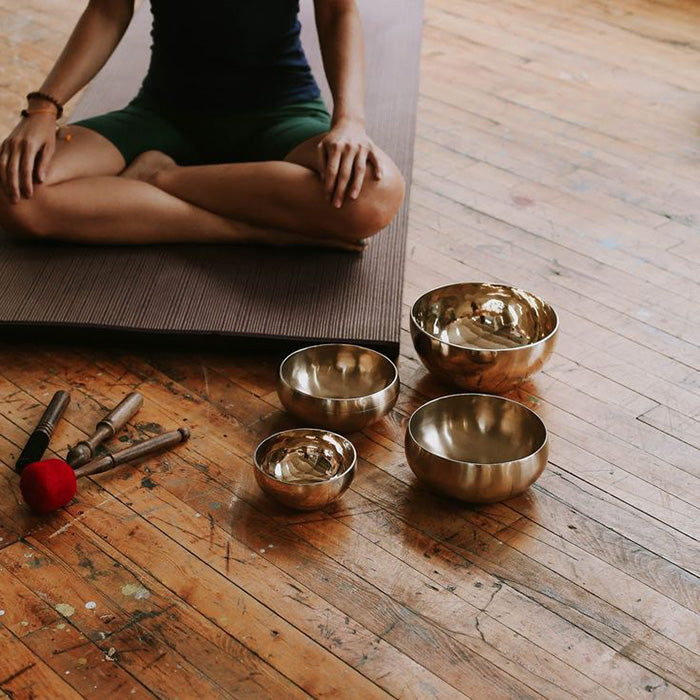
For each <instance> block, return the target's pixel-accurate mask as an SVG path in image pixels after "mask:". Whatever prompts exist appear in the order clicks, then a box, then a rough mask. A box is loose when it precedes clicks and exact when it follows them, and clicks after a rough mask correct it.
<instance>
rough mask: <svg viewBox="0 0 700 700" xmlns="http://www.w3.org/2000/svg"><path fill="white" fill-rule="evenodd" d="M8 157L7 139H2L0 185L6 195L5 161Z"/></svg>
mask: <svg viewBox="0 0 700 700" xmlns="http://www.w3.org/2000/svg"><path fill="white" fill-rule="evenodd" d="M9 159H10V146H9V145H8V143H7V141H3V143H2V146H0V185H1V186H2V188H3V189H4V190H5V193H6V194H7V196H8V197H9V196H10V187H9V184H8V182H7V162H8V160H9Z"/></svg>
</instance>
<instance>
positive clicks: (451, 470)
mask: <svg viewBox="0 0 700 700" xmlns="http://www.w3.org/2000/svg"><path fill="white" fill-rule="evenodd" d="M405 447H406V459H407V460H408V464H409V466H410V467H411V469H412V470H413V473H414V474H415V475H416V476H417V477H418V480H419V481H421V482H422V483H423V484H425V485H426V486H427V487H428V488H429V489H430V490H432V491H435V492H437V493H439V494H441V495H443V496H449V497H450V498H457V499H459V500H462V501H467V502H469V503H495V502H497V501H503V500H505V499H506V498H510V497H512V496H515V495H517V494H519V493H522V492H523V491H525V489H527V488H528V487H529V486H530V485H531V484H533V483H534V482H535V480H536V479H537V478H538V477H539V476H540V474H541V473H542V471H543V470H544V468H545V466H546V465H547V457H548V454H549V447H548V441H547V429H546V427H545V425H544V423H543V422H542V421H541V420H540V418H539V417H538V416H537V414H536V413H534V412H533V411H531V410H530V409H529V408H527V407H526V406H523V405H522V404H520V403H518V402H517V401H511V400H510V399H505V398H503V397H501V396H493V395H491V394H454V395H452V396H443V397H442V398H438V399H435V400H434V401H429V402H428V403H426V404H424V405H423V406H421V407H420V408H419V409H418V410H417V411H415V413H414V414H413V415H412V416H411V418H410V420H409V421H408V426H407V428H406V439H405Z"/></svg>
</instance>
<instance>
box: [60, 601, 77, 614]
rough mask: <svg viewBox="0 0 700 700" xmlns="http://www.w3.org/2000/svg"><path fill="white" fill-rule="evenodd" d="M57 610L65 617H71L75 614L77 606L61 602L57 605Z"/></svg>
mask: <svg viewBox="0 0 700 700" xmlns="http://www.w3.org/2000/svg"><path fill="white" fill-rule="evenodd" d="M56 610H58V612H60V613H61V615H63V617H70V616H71V615H74V614H75V608H74V607H73V606H72V605H68V603H59V604H58V605H57V606H56Z"/></svg>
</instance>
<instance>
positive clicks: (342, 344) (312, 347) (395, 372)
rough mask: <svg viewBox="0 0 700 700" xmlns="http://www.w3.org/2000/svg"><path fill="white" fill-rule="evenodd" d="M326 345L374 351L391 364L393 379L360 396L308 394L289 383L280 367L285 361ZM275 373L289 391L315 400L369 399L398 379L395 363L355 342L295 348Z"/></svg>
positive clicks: (364, 411)
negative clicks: (383, 385)
mask: <svg viewBox="0 0 700 700" xmlns="http://www.w3.org/2000/svg"><path fill="white" fill-rule="evenodd" d="M327 346H334V347H338V348H359V349H360V350H364V351H365V352H371V353H374V354H375V355H378V356H379V357H381V358H382V359H384V360H386V361H387V362H388V363H389V365H390V366H391V368H392V370H393V371H394V377H393V379H392V380H391V381H390V382H389V384H387V385H386V386H385V387H383V388H382V389H379V390H378V391H375V392H373V393H371V394H362V395H361V396H319V395H318V394H310V393H309V392H307V391H302V390H301V389H298V388H297V387H295V386H293V385H292V384H290V383H289V382H288V381H287V380H286V379H285V378H284V376H283V375H282V368H283V367H284V365H285V364H286V363H287V360H291V359H292V357H294V355H298V354H299V353H301V352H305V351H306V350H313V349H315V348H323V347H327ZM277 375H278V378H279V381H280V382H282V384H284V385H285V386H286V387H288V388H289V389H291V391H295V392H296V393H297V394H301V395H302V396H307V397H308V398H310V399H316V400H317V401H346V402H347V401H358V400H359V399H371V398H373V397H375V396H379V395H380V394H383V393H384V392H388V391H389V389H393V388H394V387H395V386H396V385H397V384H398V381H399V368H398V367H397V366H396V363H395V362H394V361H393V360H391V359H390V358H388V357H387V356H386V355H384V354H383V353H381V352H379V351H378V350H373V349H372V348H367V347H365V346H364V345H356V344H355V343H317V344H316V345H307V346H306V347H304V348H299V349H298V350H295V351H294V352H290V353H289V355H287V357H285V358H284V360H282V362H280V366H279V370H278V371H277ZM368 410H373V409H371V408H370V409H364V410H362V411H357V412H358V413H366V412H367V411H368Z"/></svg>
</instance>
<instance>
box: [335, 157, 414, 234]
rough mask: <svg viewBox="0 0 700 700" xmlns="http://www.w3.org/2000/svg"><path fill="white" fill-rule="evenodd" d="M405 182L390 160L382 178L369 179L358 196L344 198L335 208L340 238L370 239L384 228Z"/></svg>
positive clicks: (392, 214)
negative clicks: (343, 202)
mask: <svg viewBox="0 0 700 700" xmlns="http://www.w3.org/2000/svg"><path fill="white" fill-rule="evenodd" d="M405 191H406V185H405V182H404V179H403V176H402V175H401V173H400V171H399V169H398V168H397V167H396V166H395V165H394V164H393V163H391V165H390V167H385V170H384V173H383V175H382V179H381V180H368V181H365V185H364V187H363V188H362V192H361V193H360V196H359V197H358V198H357V199H356V200H354V201H346V203H345V204H344V205H343V207H342V208H341V209H339V210H337V211H338V214H339V218H340V219H341V220H340V221H339V222H338V226H339V233H340V235H341V236H342V237H343V238H350V239H352V240H359V239H363V238H369V237H370V236H373V235H375V234H376V233H379V231H381V230H382V229H384V228H386V227H387V226H388V225H389V224H390V223H391V222H392V220H393V219H394V217H395V216H396V213H397V212H398V210H399V207H400V206H401V203H402V202H403V198H404V194H405Z"/></svg>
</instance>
